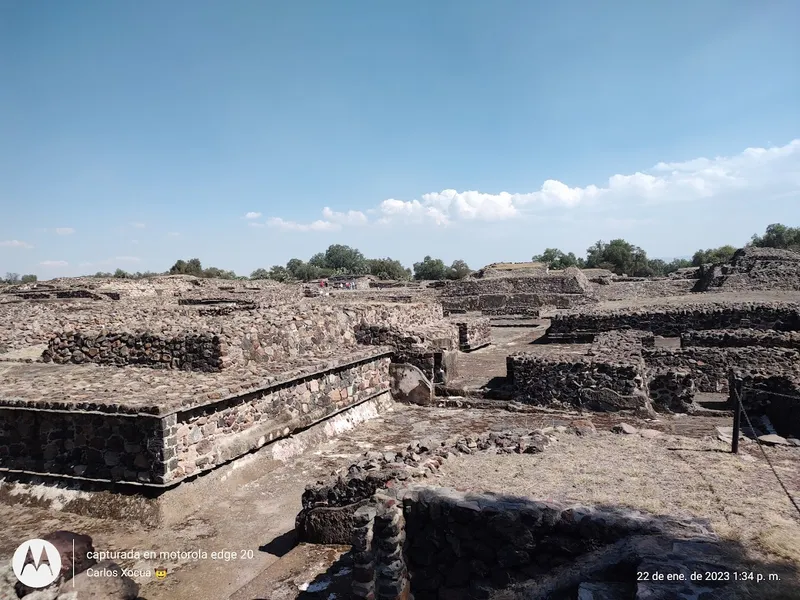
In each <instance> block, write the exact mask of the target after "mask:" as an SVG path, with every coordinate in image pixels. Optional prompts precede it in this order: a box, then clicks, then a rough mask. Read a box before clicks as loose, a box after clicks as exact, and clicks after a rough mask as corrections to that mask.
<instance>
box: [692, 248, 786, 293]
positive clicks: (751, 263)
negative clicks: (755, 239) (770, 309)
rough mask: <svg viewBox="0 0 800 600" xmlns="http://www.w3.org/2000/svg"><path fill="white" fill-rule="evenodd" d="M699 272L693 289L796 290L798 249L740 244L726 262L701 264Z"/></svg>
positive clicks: (704, 290)
mask: <svg viewBox="0 0 800 600" xmlns="http://www.w3.org/2000/svg"><path fill="white" fill-rule="evenodd" d="M699 276H700V278H699V279H698V281H697V283H696V285H695V287H694V291H695V292H709V291H733V290H800V253H797V252H792V251H790V250H779V249H776V248H755V247H748V248H742V249H740V250H737V251H736V253H735V254H734V255H733V258H732V259H731V262H730V263H728V264H716V265H703V267H702V268H701V269H700V273H699Z"/></svg>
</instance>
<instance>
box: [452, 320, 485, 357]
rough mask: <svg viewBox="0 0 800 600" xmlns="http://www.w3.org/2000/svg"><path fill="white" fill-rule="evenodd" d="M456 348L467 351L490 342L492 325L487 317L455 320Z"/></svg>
mask: <svg viewBox="0 0 800 600" xmlns="http://www.w3.org/2000/svg"><path fill="white" fill-rule="evenodd" d="M456 327H458V348H459V350H461V351H462V352H469V351H471V350H476V349H478V348H482V347H484V346H487V345H489V344H491V343H492V327H491V323H490V322H489V319H469V320H459V321H458V322H456Z"/></svg>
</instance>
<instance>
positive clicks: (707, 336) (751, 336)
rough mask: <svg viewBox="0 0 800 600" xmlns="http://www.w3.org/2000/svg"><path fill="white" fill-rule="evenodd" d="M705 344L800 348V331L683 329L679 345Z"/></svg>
mask: <svg viewBox="0 0 800 600" xmlns="http://www.w3.org/2000/svg"><path fill="white" fill-rule="evenodd" d="M690 346H705V347H715V348H743V347H746V346H760V347H762V348H800V332H795V331H774V330H767V331H761V330H758V329H728V330H709V331H684V332H683V333H681V347H683V348H688V347H690Z"/></svg>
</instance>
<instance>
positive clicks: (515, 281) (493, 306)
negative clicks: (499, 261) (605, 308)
mask: <svg viewBox="0 0 800 600" xmlns="http://www.w3.org/2000/svg"><path fill="white" fill-rule="evenodd" d="M591 294H592V287H591V284H590V283H589V280H588V279H586V276H585V275H584V274H583V273H582V272H581V271H580V270H578V269H574V268H571V269H567V270H565V271H559V272H558V273H557V274H551V273H542V274H539V275H530V276H527V277H498V278H491V279H463V280H460V281H451V282H448V283H447V284H446V285H445V286H444V288H443V289H442V296H441V301H442V305H443V307H444V310H445V312H459V311H483V312H485V313H486V314H494V315H499V314H528V313H535V314H537V315H538V309H539V308H540V307H542V306H556V307H558V308H569V307H572V306H576V305H581V304H586V303H591V302H595V301H596V300H595V298H594V297H593V296H592V295H591Z"/></svg>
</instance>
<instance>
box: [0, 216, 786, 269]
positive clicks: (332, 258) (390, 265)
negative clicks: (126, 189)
mask: <svg viewBox="0 0 800 600" xmlns="http://www.w3.org/2000/svg"><path fill="white" fill-rule="evenodd" d="M747 245H748V246H755V247H760V248H779V249H785V250H793V251H795V252H800V227H788V226H786V225H783V224H781V223H774V224H772V225H769V226H768V227H767V228H766V231H765V232H764V233H763V235H757V234H756V235H753V236H752V238H751V239H750V242H749V243H748V244H747ZM734 252H736V248H735V247H734V246H730V245H726V246H720V247H719V248H708V249H700V250H698V251H697V252H695V253H694V255H693V256H692V258H691V260H688V259H679V258H676V259H674V260H672V261H670V262H666V261H663V260H661V259H658V258H648V256H647V253H646V252H645V251H644V250H643V249H642V248H640V247H639V246H635V245H633V244H631V243H629V242H627V241H625V240H624V239H616V240H611V241H610V242H604V241H602V240H600V241H598V242H595V243H594V244H593V245H592V246H591V247H589V248H588V249H587V250H586V256H585V257H578V256H576V255H575V254H574V253H573V252H568V253H567V252H563V251H562V250H560V249H558V248H547V249H545V250H544V252H542V253H541V254H537V255H535V256H533V261H535V262H542V263H545V264H546V265H547V266H548V267H549V268H551V269H566V268H567V267H579V268H583V269H591V268H599V269H607V270H609V271H613V272H614V273H617V274H620V275H621V274H623V273H624V274H627V275H630V276H633V277H656V276H663V275H668V274H669V273H672V272H674V271H677V270H678V269H682V268H686V267H693V266H694V267H698V266H700V265H703V264H708V263H722V262H728V261H730V259H731V257H733V254H734ZM470 273H472V270H471V269H470V268H469V266H468V265H467V263H466V262H464V261H463V260H455V261H453V262H452V263H451V264H450V265H449V266H448V265H447V264H446V263H445V262H444V261H443V260H441V259H439V258H432V257H431V256H426V257H425V258H423V259H422V261H420V262H417V263H414V264H413V268H408V267H405V266H403V264H402V263H401V262H400V261H398V260H394V259H392V258H366V257H365V256H364V254H363V253H361V252H360V251H359V250H358V249H356V248H351V247H350V246H344V245H342V244H333V245H331V246H329V247H328V249H327V250H326V251H325V252H318V253H317V254H314V255H313V256H312V257H311V258H310V259H309V260H308V261H307V262H306V261H303V260H301V259H299V258H293V259H291V260H289V261H288V262H287V263H286V265H273V266H272V267H270V268H269V269H264V268H260V269H256V270H255V271H253V272H252V273H251V274H250V276H249V277H247V276H244V275H237V274H236V273H235V272H233V271H229V270H225V269H219V268H217V267H203V265H202V263H201V262H200V259H199V258H190V259H189V260H183V259H181V260H178V261H176V262H175V264H174V265H172V267H170V269H169V271H167V272H166V273H154V272H151V271H146V272H135V273H129V272H127V271H124V270H122V269H117V270H116V271H114V272H113V273H110V272H102V271H99V272H97V273H95V275H94V276H95V277H115V278H118V279H141V278H148V277H155V276H157V275H194V276H196V277H214V278H220V279H272V280H274V281H312V280H315V279H320V278H324V277H333V276H336V275H343V276H347V275H352V276H361V275H372V276H374V277H376V278H378V279H388V280H400V281H402V280H410V279H414V280H417V281H420V280H443V279H463V278H464V277H466V276H468V275H469V274H470ZM35 281H36V275H33V274H28V275H20V274H19V273H6V277H5V279H0V283H8V284H17V283H33V282H35Z"/></svg>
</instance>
